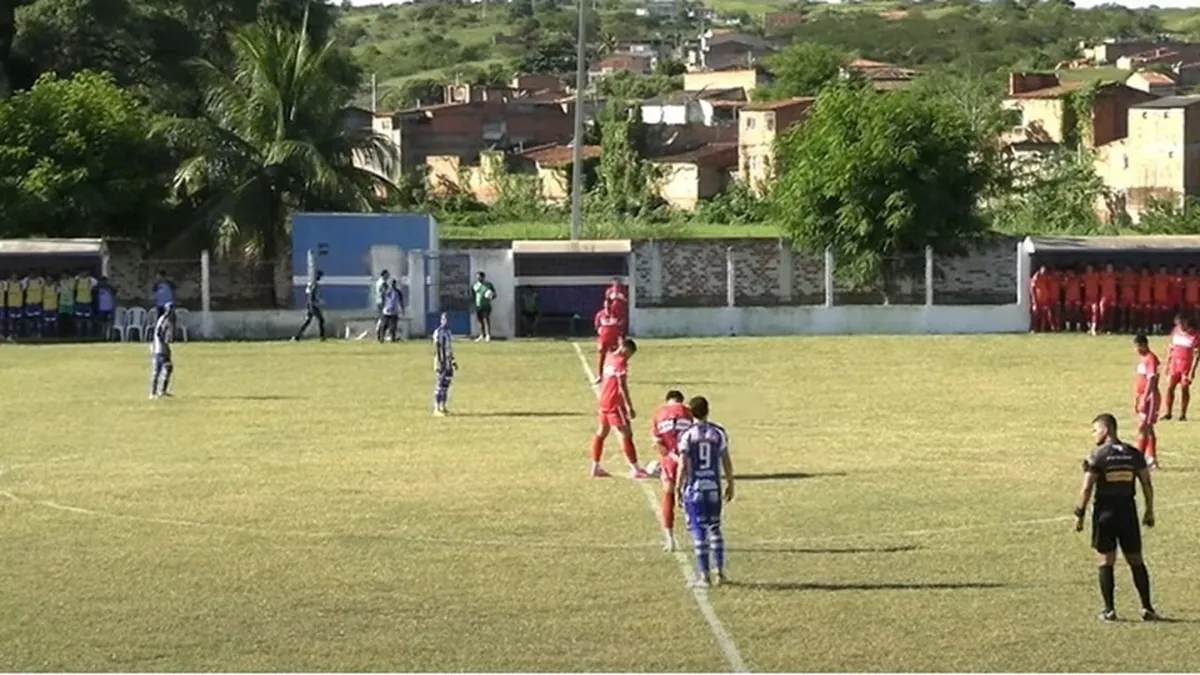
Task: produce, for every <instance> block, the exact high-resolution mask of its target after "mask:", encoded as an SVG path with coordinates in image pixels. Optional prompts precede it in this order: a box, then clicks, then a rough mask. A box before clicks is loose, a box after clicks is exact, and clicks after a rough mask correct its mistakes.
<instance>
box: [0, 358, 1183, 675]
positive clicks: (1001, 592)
mask: <svg viewBox="0 0 1200 675" xmlns="http://www.w3.org/2000/svg"><path fill="white" fill-rule="evenodd" d="M1156 341H1157V340H1156ZM583 347H584V353H585V354H586V355H587V357H588V360H589V361H590V360H591V359H592V356H593V355H592V352H591V346H590V345H583ZM641 347H642V349H641V351H640V352H639V353H638V355H637V356H636V357H635V358H634V360H633V361H632V364H631V368H632V376H631V378H632V391H633V395H634V397H635V400H636V403H637V404H638V408H639V412H640V413H641V417H639V420H638V422H637V435H638V440H639V441H640V443H641V446H640V447H641V449H642V451H643V453H644V454H649V451H650V450H651V446H650V445H649V443H648V436H647V433H646V424H647V421H646V418H648V417H649V415H650V413H651V411H652V410H653V407H654V405H655V404H657V402H658V401H659V399H660V397H661V396H662V394H663V392H664V391H665V390H666V389H667V388H670V387H680V388H682V389H683V390H684V392H685V393H686V394H688V395H695V394H703V395H705V396H707V397H709V399H710V400H711V402H712V406H713V418H714V419H716V420H718V421H720V422H721V423H723V424H725V425H726V426H727V428H728V429H729V431H730V434H731V438H732V442H733V458H734V463H735V466H736V469H737V472H738V473H739V474H740V475H741V479H740V484H739V491H738V495H737V500H736V501H735V502H734V503H733V504H732V506H731V507H730V508H729V510H728V512H727V521H726V532H727V538H728V541H729V546H730V549H731V550H730V553H729V560H730V563H729V564H730V574H731V576H732V577H733V579H734V580H735V581H736V582H737V584H736V585H733V586H728V587H721V588H717V589H714V590H713V591H712V592H710V593H709V594H708V596H707V600H708V602H710V603H711V607H712V609H713V610H714V612H715V614H716V616H717V617H718V619H719V621H720V623H721V625H722V626H723V627H724V628H725V629H726V630H727V631H728V635H729V638H730V640H731V642H732V644H733V646H734V647H735V648H736V650H737V652H738V654H740V656H741V657H742V658H743V659H744V661H745V664H746V666H747V667H748V668H749V669H751V670H768V671H769V670H799V671H807V670H872V671H874V670H886V671H906V670H918V671H929V670H937V671H945V670H950V671H961V670H966V671H971V670H1001V671H1028V670H1032V671H1058V670H1083V671H1091V670H1104V671H1121V670H1125V669H1128V668H1131V667H1132V668H1134V669H1136V670H1152V671H1194V670H1195V669H1196V668H1197V667H1200V649H1197V645H1200V637H1198V635H1200V633H1198V630H1197V629H1198V627H1200V583H1197V579H1198V578H1200V558H1198V556H1197V552H1200V530H1198V529H1197V528H1196V526H1195V523H1196V515H1197V512H1200V457H1198V455H1197V450H1196V448H1197V447H1198V441H1200V417H1198V418H1197V419H1198V421H1197V422H1191V423H1178V422H1164V423H1162V424H1161V425H1160V431H1159V434H1160V438H1161V440H1160V455H1161V457H1162V460H1163V463H1164V466H1165V468H1164V469H1163V470H1162V471H1160V472H1158V473H1156V474H1155V481H1156V485H1157V488H1158V493H1159V526H1158V527H1157V528H1155V529H1153V530H1151V531H1149V532H1148V533H1147V535H1146V554H1147V559H1148V562H1149V565H1150V572H1151V576H1152V580H1153V582H1154V590H1155V594H1156V604H1157V605H1158V607H1159V610H1160V612H1162V613H1163V614H1164V615H1166V616H1168V617H1173V618H1175V619H1177V620H1178V621H1177V622H1174V623H1164V624H1157V625H1154V624H1141V623H1140V622H1134V621H1131V620H1130V619H1133V618H1135V617H1136V609H1137V603H1136V596H1135V594H1134V591H1133V588H1132V583H1131V581H1130V580H1129V575H1128V572H1127V568H1125V567H1124V565H1123V564H1122V566H1121V567H1120V568H1119V569H1118V576H1117V580H1118V588H1117V594H1118V595H1117V599H1118V611H1119V612H1120V613H1121V614H1122V618H1123V619H1125V620H1126V621H1123V622H1122V623H1120V624H1118V625H1104V624H1101V623H1100V622H1099V621H1097V620H1096V618H1095V616H1096V611H1097V610H1098V609H1099V598H1098V594H1097V592H1096V583H1095V578H1096V574H1095V568H1094V562H1093V557H1092V555H1091V553H1090V551H1089V550H1088V541H1087V537H1086V533H1084V534H1076V533H1074V532H1073V529H1072V527H1071V525H1072V523H1071V517H1070V511H1071V506H1072V500H1073V499H1074V497H1075V494H1076V491H1077V489H1078V486H1079V482H1080V471H1079V462H1080V460H1081V459H1082V458H1083V457H1084V456H1085V454H1086V453H1087V451H1088V450H1089V448H1088V445H1089V439H1088V430H1089V424H1088V423H1089V421H1090V419H1091V417H1092V416H1093V415H1095V414H1096V413H1098V412H1101V411H1106V410H1112V411H1115V412H1117V413H1118V414H1119V417H1120V419H1121V421H1122V423H1124V424H1125V425H1126V426H1125V429H1124V430H1125V432H1126V435H1128V436H1130V437H1132V432H1133V429H1132V428H1131V420H1130V415H1129V413H1128V411H1129V409H1130V407H1131V403H1132V386H1133V371H1134V365H1135V358H1134V355H1133V353H1132V348H1131V346H1130V345H1129V344H1128V340H1127V339H1126V338H1086V337H1075V336H1047V337H1030V336H1017V337H962V338H958V337H944V338H934V337H913V338H872V337H856V338H795V339H729V340H724V339H722V340H672V341H650V340H647V341H644V342H643V343H642V344H641ZM458 360H459V363H460V364H461V365H462V366H463V368H462V371H461V372H460V373H459V376H458V378H457V381H456V382H455V386H454V390H453V392H452V397H451V409H452V411H453V412H454V413H455V414H454V415H453V416H451V417H448V418H445V419H435V418H433V417H432V416H431V415H430V412H429V410H430V395H431V388H432V373H431V355H430V348H429V345H427V344H425V343H424V342H413V343H407V344H401V345H384V346H381V345H377V344H374V343H345V342H330V343H326V344H319V343H301V344H180V345H178V346H177V349H176V363H177V368H178V370H177V373H176V383H175V391H176V394H177V397H176V398H174V399H173V400H166V401H157V402H155V401H148V400H146V398H147V388H148V379H149V378H148V367H149V354H148V352H147V350H146V349H145V347H144V346H140V345H139V346H134V345H120V346H78V347H74V346H64V347H44V348H36V347H11V346H0V385H2V386H3V398H2V399H0V400H3V402H4V403H3V408H2V410H3V412H2V413H0V424H2V425H3V431H2V432H0V471H2V472H3V473H2V474H0V569H2V570H3V574H0V599H2V601H0V645H3V648H0V670H6V671H8V670H18V671H21V670H84V671H90V670H109V671H147V670H156V671H159V670H168V671H169V670H187V671H194V670H219V671H243V670H268V671H271V670H306V671H314V670H315V671H326V670H337V671H358V670H399V671H405V670H443V671H445V670H449V671H457V670H488V671H508V670H516V671H524V670H534V671H543V670H547V671H558V670H600V671H610V670H632V671H644V670H666V671H680V670H690V671H721V670H729V669H730V663H729V661H728V659H727V656H726V654H725V653H724V652H723V651H722V648H721V645H720V644H719V641H718V640H717V639H716V638H715V637H714V634H713V631H712V629H711V628H710V624H709V623H708V622H707V621H706V619H705V617H704V616H703V615H702V613H701V610H700V604H699V603H698V602H697V599H696V598H695V597H694V596H693V594H692V592H691V591H690V590H689V589H687V588H686V587H685V585H684V581H683V576H682V574H681V570H680V566H679V565H678V563H677V561H676V560H674V559H673V558H672V557H671V556H670V555H668V554H666V553H663V552H662V551H661V550H660V548H659V532H658V526H657V523H656V520H655V517H654V515H653V512H652V510H651V509H650V508H649V506H648V502H647V499H646V494H645V493H644V490H643V488H642V487H641V486H640V485H639V484H637V483H634V482H632V481H629V480H627V479H625V478H623V477H614V478H612V479H608V480H590V479H588V478H587V476H586V473H587V466H588V460H587V447H588V439H589V437H590V435H591V433H592V431H593V425H594V415H593V409H594V396H593V393H592V391H591V389H590V388H589V386H588V383H587V381H586V378H585V376H584V372H583V368H581V364H580V361H579V359H578V358H577V355H576V352H575V349H574V347H573V346H572V345H571V344H569V343H564V342H509V343H492V344H482V345H476V344H460V345H458ZM606 464H607V466H608V467H609V468H610V469H612V470H614V473H616V470H618V469H623V467H622V462H621V461H620V457H619V448H618V447H617V446H616V444H615V443H613V442H612V441H610V444H609V449H608V456H607V463H606ZM620 475H624V471H620ZM651 485H652V487H654V488H655V489H656V490H657V485H656V484H654V483H652V484H651Z"/></svg>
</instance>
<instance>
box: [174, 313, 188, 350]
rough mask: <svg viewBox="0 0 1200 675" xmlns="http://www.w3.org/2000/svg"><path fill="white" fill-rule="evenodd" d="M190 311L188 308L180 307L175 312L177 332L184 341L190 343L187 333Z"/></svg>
mask: <svg viewBox="0 0 1200 675" xmlns="http://www.w3.org/2000/svg"><path fill="white" fill-rule="evenodd" d="M187 317H188V311H187V309H186V308H183V307H180V308H178V309H176V310H175V330H176V332H178V333H179V335H180V336H182V337H183V341H184V342H187V341H188V331H187Z"/></svg>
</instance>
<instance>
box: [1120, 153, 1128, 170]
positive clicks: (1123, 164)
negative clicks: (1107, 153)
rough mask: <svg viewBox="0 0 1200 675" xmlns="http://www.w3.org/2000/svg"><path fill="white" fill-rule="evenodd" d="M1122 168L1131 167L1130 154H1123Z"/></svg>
mask: <svg viewBox="0 0 1200 675" xmlns="http://www.w3.org/2000/svg"><path fill="white" fill-rule="evenodd" d="M1121 168H1122V169H1128V168H1129V155H1121Z"/></svg>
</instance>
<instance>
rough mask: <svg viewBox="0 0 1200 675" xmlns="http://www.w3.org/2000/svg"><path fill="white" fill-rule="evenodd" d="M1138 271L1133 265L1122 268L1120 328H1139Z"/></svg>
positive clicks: (1131, 329)
mask: <svg viewBox="0 0 1200 675" xmlns="http://www.w3.org/2000/svg"><path fill="white" fill-rule="evenodd" d="M1138 281H1139V277H1138V273H1137V272H1135V271H1134V269H1133V268H1132V267H1126V268H1125V269H1123V270H1121V304H1120V305H1119V307H1120V315H1121V316H1120V319H1119V321H1118V323H1119V329H1120V330H1122V331H1126V332H1130V331H1136V330H1137V327H1136V326H1137V305H1138Z"/></svg>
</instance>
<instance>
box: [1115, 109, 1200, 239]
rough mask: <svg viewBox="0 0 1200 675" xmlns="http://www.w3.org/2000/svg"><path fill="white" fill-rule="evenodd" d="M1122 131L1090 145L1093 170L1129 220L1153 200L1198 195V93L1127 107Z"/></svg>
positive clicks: (1170, 199)
mask: <svg viewBox="0 0 1200 675" xmlns="http://www.w3.org/2000/svg"><path fill="white" fill-rule="evenodd" d="M1126 127H1127V128H1128V135H1126V136H1125V137H1124V138H1121V139H1118V140H1115V141H1113V142H1111V143H1107V144H1104V145H1100V146H1098V147H1097V148H1096V173H1097V174H1098V175H1099V176H1100V178H1101V179H1102V180H1103V181H1104V183H1105V185H1106V186H1108V188H1109V189H1110V190H1111V191H1112V192H1113V193H1114V194H1115V195H1116V196H1117V197H1118V198H1120V200H1121V203H1120V204H1118V206H1119V207H1120V208H1123V209H1124V210H1125V212H1126V213H1128V215H1129V216H1130V217H1132V218H1133V219H1134V220H1135V221H1136V220H1137V219H1138V218H1139V217H1140V216H1141V214H1142V213H1143V212H1144V211H1145V210H1146V207H1148V206H1149V205H1150V204H1151V203H1152V202H1153V201H1154V200H1156V199H1162V200H1168V201H1171V202H1176V203H1178V202H1180V201H1181V200H1182V199H1183V198H1185V197H1200V155H1197V154H1196V153H1195V152H1193V151H1192V148H1195V147H1198V146H1200V96H1174V97H1166V98H1160V99H1155V100H1151V101H1145V102H1142V103H1138V104H1135V105H1133V106H1131V107H1130V108H1129V111H1128V114H1127V122H1126Z"/></svg>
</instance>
